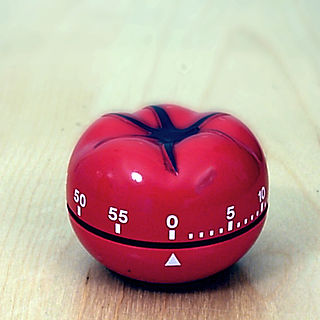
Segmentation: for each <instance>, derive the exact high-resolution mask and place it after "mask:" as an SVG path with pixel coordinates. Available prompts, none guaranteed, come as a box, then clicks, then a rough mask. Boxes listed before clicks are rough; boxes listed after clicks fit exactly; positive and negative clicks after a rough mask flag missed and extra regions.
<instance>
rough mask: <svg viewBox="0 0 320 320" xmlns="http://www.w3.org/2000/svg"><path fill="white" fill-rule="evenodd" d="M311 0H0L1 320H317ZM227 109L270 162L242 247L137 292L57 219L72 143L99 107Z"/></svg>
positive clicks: (319, 256)
mask: <svg viewBox="0 0 320 320" xmlns="http://www.w3.org/2000/svg"><path fill="white" fill-rule="evenodd" d="M319 13H320V2H319V1H316V0H314V1H311V0H309V1H302V0H300V1H299V0H296V1H289V0H284V1H276V0H271V1H249V0H243V1H235V0H234V1H209V0H207V1H196V0H186V1H142V0H137V1H129V0H122V1H98V0H94V1H91V0H90V1H89V0H84V1H80V2H79V1H75V0H57V1H54V2H52V1H46V0H43V1H40V0H31V1H27V2H22V1H18V0H13V1H6V0H3V1H1V3H0V111H1V117H0V146H1V152H0V196H1V201H0V209H1V210H0V214H1V223H0V235H1V237H0V248H1V251H0V270H1V272H0V318H1V319H68V320H70V319H170V320H172V319H319V318H320V303H319V302H320V271H319V270H320V269H319V265H320V237H319V234H320V205H319V197H320V191H319V190H320V178H319V177H320V169H319V159H320V148H319V147H320V120H319V119H320V106H319V101H320V59H319V51H320V33H319V30H320V25H319V21H320V14H319ZM161 102H174V103H178V104H182V105H185V106H187V107H188V106H189V107H191V108H193V109H197V110H203V111H207V110H213V109H217V110H225V111H228V112H230V113H232V114H234V115H236V116H238V117H239V118H240V119H242V120H243V121H244V122H245V123H246V124H248V126H249V127H250V128H251V129H252V130H253V131H254V132H255V133H256V135H257V136H258V138H259V139H260V141H261V143H262V145H263V147H264V150H265V152H266V155H267V160H268V165H269V172H270V183H271V185H270V187H271V198H270V211H269V216H268V220H267V224H266V226H265V228H264V231H263V233H262V235H261V237H260V238H259V240H258V241H257V243H256V244H255V246H254V247H253V248H252V250H250V252H249V253H248V254H247V255H246V256H245V257H244V258H243V259H241V260H240V261H239V262H238V263H237V264H236V265H235V266H233V267H231V268H230V269H228V270H226V271H224V272H222V273H220V274H218V275H216V276H214V277H212V278H210V279H207V280H205V281H202V282H198V283H195V284H193V285H188V286H179V287H174V288H172V287H161V286H158V287H157V286H147V285H141V284H138V283H136V282H134V281H127V280H123V279H121V278H119V277H118V276H116V275H114V274H112V273H110V272H109V271H107V270H106V269H105V268H104V267H102V266H101V265H100V264H98V263H97V262H96V261H94V260H93V258H91V257H90V256H89V255H88V254H87V253H86V251H85V250H84V249H83V248H82V247H81V246H80V244H79V243H78V241H77V239H76V237H75V235H74V234H73V232H72V230H71V227H70V225H69V222H68V218H67V213H66V209H65V178H66V168H67V163H68V159H69V156H70V153H71V151H72V148H73V146H74V144H75V142H76V141H77V139H78V137H79V135H80V134H81V132H83V130H85V128H86V127H87V126H88V125H89V124H90V123H91V122H92V121H93V120H94V119H95V118H97V117H98V116H100V115H101V114H103V113H106V112H109V111H114V110H117V111H124V110H125V111H132V110H134V109H137V108H139V107H141V106H143V105H146V104H149V103H161Z"/></svg>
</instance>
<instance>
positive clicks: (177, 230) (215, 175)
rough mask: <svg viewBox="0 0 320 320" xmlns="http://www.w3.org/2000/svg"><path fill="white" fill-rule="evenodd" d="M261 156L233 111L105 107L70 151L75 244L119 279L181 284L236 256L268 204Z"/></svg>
mask: <svg viewBox="0 0 320 320" xmlns="http://www.w3.org/2000/svg"><path fill="white" fill-rule="evenodd" d="M267 199H268V173H267V166H266V161H265V157H264V154H263V152H262V150H261V147H260V145H259V143H258V142H257V140H256V138H255V137H254V135H253V134H252V133H251V131H250V130H249V129H248V128H247V127H246V126H245V125H244V124H243V123H242V122H240V121H239V120H237V119H236V118H235V117H233V116H231V115H230V114H226V113H222V112H206V113H199V112H194V111H191V110H189V109H186V108H183V107H180V106H176V105H172V104H163V105H158V106H147V107H145V108H143V109H141V110H139V111H137V112H135V113H133V114H129V113H109V114H106V115H103V116H102V117H101V118H100V119H98V120H96V121H95V122H94V123H93V124H92V125H91V126H90V127H89V128H88V129H87V130H86V131H85V132H84V134H83V135H82V137H81V138H80V140H79V141H78V143H77V145H76V146H75V149H74V151H73V153H72V156H71V159H70V163H69V168H68V177H67V206H68V211H69V217H70V221H71V224H72V227H73V229H74V231H75V233H76V235H77V237H78V238H79V240H80V241H81V243H82V245H83V246H84V247H85V248H86V249H87V250H88V251H89V252H90V253H91V255H92V256H93V257H95V258H96V259H97V260H98V261H99V262H101V263H102V264H103V265H105V266H106V267H107V268H109V269H110V270H112V271H115V272H116V273H119V274H121V275H124V276H126V277H130V278H134V279H138V280H142V281H147V282H154V283H181V282H188V281H192V280H197V279H201V278H205V277H208V276H210V275H212V274H214V273H216V272H219V271H221V270H223V269H225V268H227V267H228V266H230V265H232V264H233V263H235V262H236V261H237V260H239V259H240V258H241V257H242V256H243V255H244V254H245V253H246V252H247V251H248V250H249V249H250V247H251V246H252V245H253V243H254V242H255V240H256V239H257V237H258V236H259V234H260V232H261V230H262V227H263V224H264V222H265V219H266V212H267V209H268V200H267Z"/></svg>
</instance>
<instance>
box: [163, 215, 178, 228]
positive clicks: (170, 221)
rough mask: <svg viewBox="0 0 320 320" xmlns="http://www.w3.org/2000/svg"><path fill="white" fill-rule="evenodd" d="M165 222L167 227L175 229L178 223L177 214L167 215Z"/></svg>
mask: <svg viewBox="0 0 320 320" xmlns="http://www.w3.org/2000/svg"><path fill="white" fill-rule="evenodd" d="M166 223H167V227H168V228H169V229H175V228H176V227H177V226H178V224H179V219H178V217H177V216H175V215H174V214H170V215H169V216H168V217H167V220H166Z"/></svg>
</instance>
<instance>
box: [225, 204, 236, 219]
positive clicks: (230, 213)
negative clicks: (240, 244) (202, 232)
mask: <svg viewBox="0 0 320 320" xmlns="http://www.w3.org/2000/svg"><path fill="white" fill-rule="evenodd" d="M235 216H236V212H235V209H234V206H229V207H228V208H227V215H226V218H227V220H232V219H233V218H234V217H235Z"/></svg>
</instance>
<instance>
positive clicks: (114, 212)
mask: <svg viewBox="0 0 320 320" xmlns="http://www.w3.org/2000/svg"><path fill="white" fill-rule="evenodd" d="M108 218H109V219H110V220H111V221H117V220H118V221H119V222H120V223H128V221H129V218H128V210H123V209H118V208H115V207H109V211H108Z"/></svg>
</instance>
